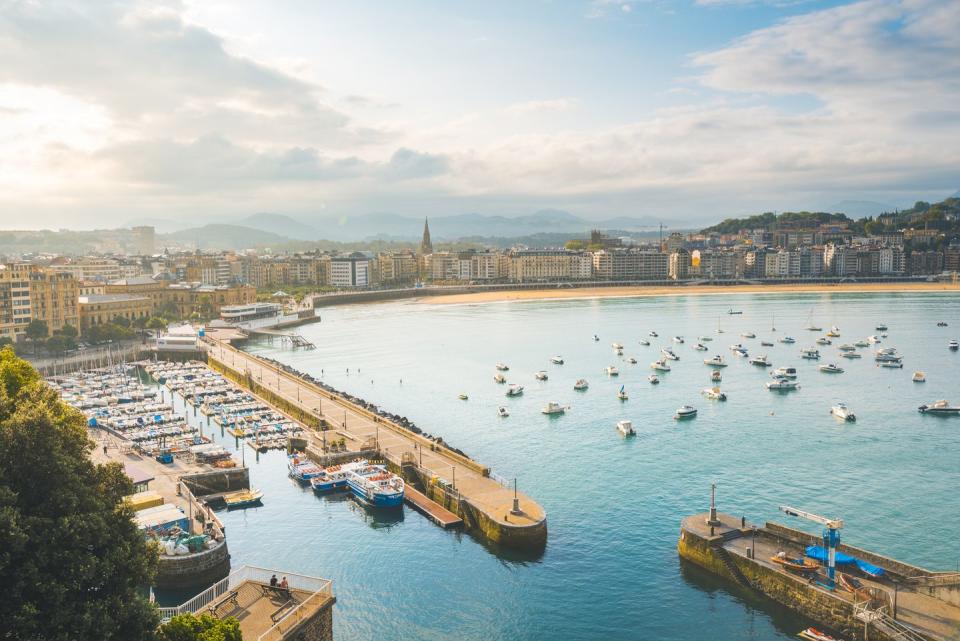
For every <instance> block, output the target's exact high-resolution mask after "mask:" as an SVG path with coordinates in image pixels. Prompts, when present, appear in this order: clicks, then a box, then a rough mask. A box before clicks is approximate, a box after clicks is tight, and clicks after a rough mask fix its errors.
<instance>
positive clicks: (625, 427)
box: [617, 421, 637, 436]
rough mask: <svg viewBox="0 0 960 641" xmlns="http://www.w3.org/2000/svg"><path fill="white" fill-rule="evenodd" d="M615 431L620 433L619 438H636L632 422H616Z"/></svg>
mask: <svg viewBox="0 0 960 641" xmlns="http://www.w3.org/2000/svg"><path fill="white" fill-rule="evenodd" d="M617 431H618V432H620V435H621V436H636V435H637V433H636V431H634V429H633V422H632V421H617Z"/></svg>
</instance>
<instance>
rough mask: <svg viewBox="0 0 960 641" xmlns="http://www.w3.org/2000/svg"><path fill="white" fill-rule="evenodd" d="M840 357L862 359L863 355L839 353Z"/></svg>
mask: <svg viewBox="0 0 960 641" xmlns="http://www.w3.org/2000/svg"><path fill="white" fill-rule="evenodd" d="M840 356H842V357H844V358H863V354H858V353H857V352H840Z"/></svg>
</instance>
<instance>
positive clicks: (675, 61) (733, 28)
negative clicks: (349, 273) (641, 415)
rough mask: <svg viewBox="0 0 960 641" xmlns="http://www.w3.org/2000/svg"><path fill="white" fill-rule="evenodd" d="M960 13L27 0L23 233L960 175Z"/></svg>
mask: <svg viewBox="0 0 960 641" xmlns="http://www.w3.org/2000/svg"><path fill="white" fill-rule="evenodd" d="M957 34H960V2H958V1H957V0H863V1H859V2H836V1H824V0H820V1H818V0H807V1H805V0H568V1H561V0H553V1H550V0H509V1H500V0H483V1H482V2H459V1H457V0H406V1H404V2H398V1H397V0H383V1H380V0H350V1H343V2H339V1H333V0H329V1H325V0H272V1H256V0H231V1H229V2H221V1H218V0H203V1H197V2H194V1H191V0H184V1H176V0H171V1H169V2H127V1H123V0H118V1H116V2H98V1H96V0H87V1H81V2H71V1H61V0H44V1H39V0H37V1H17V0H0V228H7V229H10V228H17V229H24V228H40V227H47V228H60V227H69V228H91V227H104V226H107V227H109V226H122V225H126V224H129V223H132V222H142V221H153V220H175V221H190V222H192V223H194V224H199V223H202V222H204V221H207V222H223V221H230V220H239V219H242V218H243V217H245V216H247V215H250V214H253V213H257V212H274V213H282V214H289V215H292V216H295V217H300V218H302V219H307V220H312V219H318V218H322V217H340V218H341V219H342V218H344V217H345V218H347V219H349V217H351V216H357V215H363V214H368V213H396V214H402V215H411V216H423V215H429V216H443V215H452V214H462V213H470V212H476V213H481V214H491V215H493V214H496V215H507V216H510V215H525V214H530V213H533V212H535V211H537V210H539V209H545V208H555V209H563V210H566V211H569V212H572V213H574V214H577V215H581V216H584V217H586V218H594V219H601V218H608V217H614V216H638V217H639V216H652V217H658V218H662V219H664V220H665V221H666V222H674V223H675V224H683V223H688V224H689V223H694V222H711V221H716V220H719V219H722V218H725V217H729V216H735V215H745V214H752V213H758V212H762V211H784V210H797V209H826V208H830V207H831V206H832V205H835V204H836V203H838V202H840V201H845V200H869V201H876V202H881V203H884V204H891V205H895V206H903V205H907V204H910V203H912V202H913V201H915V200H918V199H924V200H937V199H939V198H943V197H945V196H948V195H950V194H952V193H954V192H956V191H957V190H958V189H960V144H958V142H960V36H958V35H957Z"/></svg>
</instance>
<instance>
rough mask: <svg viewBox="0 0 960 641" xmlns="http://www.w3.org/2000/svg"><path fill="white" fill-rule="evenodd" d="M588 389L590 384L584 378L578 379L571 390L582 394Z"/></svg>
mask: <svg viewBox="0 0 960 641" xmlns="http://www.w3.org/2000/svg"><path fill="white" fill-rule="evenodd" d="M588 387H590V383H588V382H587V379H585V378H578V379H577V382H576V383H574V384H573V389H575V390H577V391H578V392H582V391H583V390H585V389H587V388H588Z"/></svg>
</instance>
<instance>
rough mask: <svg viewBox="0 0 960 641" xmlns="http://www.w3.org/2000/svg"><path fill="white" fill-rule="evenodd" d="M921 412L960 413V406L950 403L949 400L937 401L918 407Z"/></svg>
mask: <svg viewBox="0 0 960 641" xmlns="http://www.w3.org/2000/svg"><path fill="white" fill-rule="evenodd" d="M917 409H918V410H919V411H920V413H921V414H960V406H957V405H950V403H948V402H947V401H936V402H935V403H930V404H929V405H921V406H920V407H918V408H917Z"/></svg>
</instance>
